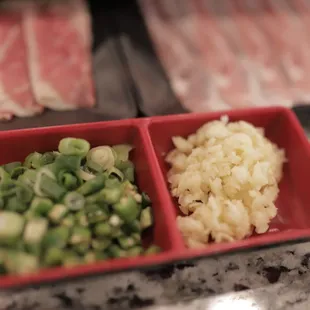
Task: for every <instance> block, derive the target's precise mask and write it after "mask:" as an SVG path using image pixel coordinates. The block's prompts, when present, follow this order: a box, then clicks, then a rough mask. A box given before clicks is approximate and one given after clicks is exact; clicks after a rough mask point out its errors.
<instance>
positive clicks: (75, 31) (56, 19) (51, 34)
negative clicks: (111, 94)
mask: <svg viewBox="0 0 310 310" xmlns="http://www.w3.org/2000/svg"><path fill="white" fill-rule="evenodd" d="M24 33H25V40H26V43H27V51H28V65H29V71H30V74H31V83H32V87H33V91H34V95H35V98H36V100H37V102H38V103H39V104H40V105H42V106H45V107H48V108H50V109H53V110H70V109H76V108H79V107H92V106H93V105H94V104H95V99H94V88H93V84H92V75H91V25H90V17H89V13H88V11H87V9H86V5H85V3H84V1H83V0H73V1H69V2H68V3H65V4H55V5H52V6H50V7H48V9H47V10H46V11H44V12H43V11H40V10H39V9H38V8H31V9H29V10H28V11H27V13H26V16H25V18H24Z"/></svg>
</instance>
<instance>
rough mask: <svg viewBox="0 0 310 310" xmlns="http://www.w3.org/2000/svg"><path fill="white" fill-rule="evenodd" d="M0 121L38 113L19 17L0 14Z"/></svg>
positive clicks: (39, 107)
mask: <svg viewBox="0 0 310 310" xmlns="http://www.w3.org/2000/svg"><path fill="white" fill-rule="evenodd" d="M0 25H1V26H0V42H1V47H0V120H9V119H11V118H12V117H13V116H15V115H16V116H19V117H27V116H32V115H34V114H37V113H40V112H42V110H43V108H42V106H40V105H38V104H36V102H35V100H34V97H33V94H32V90H31V85H30V82H29V75H28V68H27V63H26V47H25V42H24V39H23V33H22V16H21V15H19V14H13V13H11V14H1V15H0Z"/></svg>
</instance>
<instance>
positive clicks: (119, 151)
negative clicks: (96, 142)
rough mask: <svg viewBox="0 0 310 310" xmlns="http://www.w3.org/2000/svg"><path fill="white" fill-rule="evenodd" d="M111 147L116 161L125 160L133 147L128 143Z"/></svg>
mask: <svg viewBox="0 0 310 310" xmlns="http://www.w3.org/2000/svg"><path fill="white" fill-rule="evenodd" d="M112 149H113V150H114V152H115V153H116V158H117V160H118V161H126V160H128V158H129V153H130V152H131V150H132V149H133V147H132V146H131V145H129V144H118V145H114V146H112Z"/></svg>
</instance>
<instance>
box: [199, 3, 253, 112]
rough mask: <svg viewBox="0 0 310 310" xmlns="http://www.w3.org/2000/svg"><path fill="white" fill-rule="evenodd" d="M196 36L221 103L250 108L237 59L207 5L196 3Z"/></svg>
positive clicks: (247, 93)
mask: <svg viewBox="0 0 310 310" xmlns="http://www.w3.org/2000/svg"><path fill="white" fill-rule="evenodd" d="M193 4H194V5H195V8H196V14H197V15H198V16H197V19H198V22H197V26H198V27H197V28H198V29H197V32H198V33H199V35H200V40H199V43H198V44H200V47H201V49H202V53H203V55H204V56H205V57H204V60H205V63H206V66H207V68H208V70H210V73H211V74H212V76H213V78H214V80H215V84H216V86H217V87H218V89H219V93H220V96H221V98H222V99H223V101H224V102H226V103H227V104H228V105H229V106H230V107H231V108H240V107H246V106H248V105H249V104H250V96H249V87H248V81H247V77H246V72H245V70H244V68H243V67H242V66H240V62H239V60H238V59H237V56H236V54H235V53H234V52H233V50H232V48H231V46H230V45H229V43H228V41H227V39H226V38H225V37H224V36H223V32H222V30H221V28H220V26H219V24H218V21H217V17H216V16H214V15H213V14H212V13H211V12H210V10H209V7H208V6H206V4H208V3H206V1H204V0H195V1H193Z"/></svg>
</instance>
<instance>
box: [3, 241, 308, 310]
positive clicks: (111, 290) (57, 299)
mask: <svg viewBox="0 0 310 310" xmlns="http://www.w3.org/2000/svg"><path fill="white" fill-rule="evenodd" d="M309 268H310V242H308V243H301V244H298V245H290V246H282V247H278V248H273V249H268V250H261V251H257V252H251V253H239V254H235V255H230V256H224V257H219V258H209V259H203V260H200V261H198V262H194V263H187V264H185V263H184V264H180V265H177V266H168V267H165V268H163V269H160V270H154V271H148V272H127V273H122V274H114V275H107V276H101V277H97V278H92V279H87V280H86V279H81V280H75V281H72V282H69V283H66V284H64V283H63V284H57V285H53V286H46V287H43V288H40V289H27V290H21V291H9V292H1V293H0V309H1V310H9V309H10V310H21V309H25V310H26V309H27V310H49V309H64V310H65V309H72V310H73V309H77V310H83V309H85V310H86V309H87V310H88V309H89V310H100V309H104V310H110V309H111V310H112V309H116V310H122V309H143V310H172V309H180V310H183V309H184V310H187V309H188V310H224V309H228V308H229V309H231V310H234V309H237V308H238V310H280V309H281V310H287V309H290V310H295V309H296V310H307V309H309V308H310V306H307V305H308V304H309V303H310V285H309V284H310V270H309Z"/></svg>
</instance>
